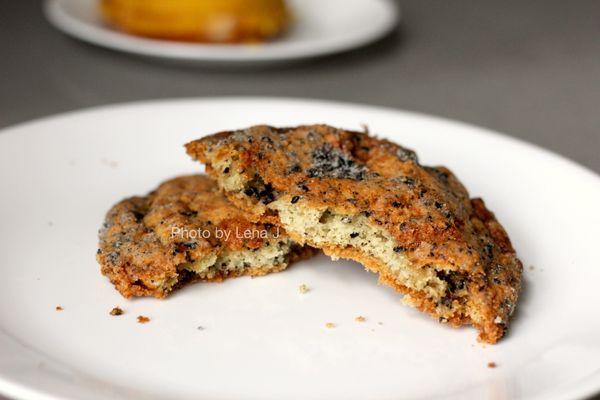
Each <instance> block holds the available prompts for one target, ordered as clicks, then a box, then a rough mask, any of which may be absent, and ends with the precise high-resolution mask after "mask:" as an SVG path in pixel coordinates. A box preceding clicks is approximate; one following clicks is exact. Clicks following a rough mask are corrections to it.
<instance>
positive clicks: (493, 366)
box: [488, 362, 496, 368]
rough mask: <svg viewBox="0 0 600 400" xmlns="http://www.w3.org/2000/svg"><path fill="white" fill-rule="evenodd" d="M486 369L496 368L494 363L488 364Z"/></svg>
mask: <svg viewBox="0 0 600 400" xmlns="http://www.w3.org/2000/svg"><path fill="white" fill-rule="evenodd" d="M488 368H496V363H495V362H489V363H488Z"/></svg>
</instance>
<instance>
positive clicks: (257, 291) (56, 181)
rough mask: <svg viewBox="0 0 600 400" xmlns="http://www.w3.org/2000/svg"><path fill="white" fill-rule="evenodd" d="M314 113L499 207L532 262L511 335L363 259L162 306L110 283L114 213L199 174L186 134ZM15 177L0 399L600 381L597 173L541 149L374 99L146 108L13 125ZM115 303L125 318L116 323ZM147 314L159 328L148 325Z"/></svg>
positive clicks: (194, 292) (302, 119) (549, 395)
mask: <svg viewBox="0 0 600 400" xmlns="http://www.w3.org/2000/svg"><path fill="white" fill-rule="evenodd" d="M316 122H327V123H330V124H333V125H337V126H342V127H347V128H354V129H360V128H361V124H363V123H365V124H368V125H369V127H370V129H371V131H372V132H376V133H378V134H380V135H381V136H384V137H388V138H390V139H393V140H395V141H398V142H400V143H403V144H405V145H407V146H409V147H412V148H414V149H416V150H417V151H418V153H419V155H420V157H421V160H422V161H423V162H424V163H425V164H444V165H447V166H448V167H450V168H451V169H452V170H454V171H455V172H456V173H457V175H458V176H459V177H460V178H461V179H462V181H463V182H464V183H465V185H466V186H467V187H468V188H469V190H470V192H471V194H472V195H474V196H483V197H484V198H485V199H486V201H487V203H488V205H489V206H490V208H491V209H492V210H494V211H495V212H496V213H497V216H498V218H499V220H500V221H501V222H502V223H503V224H504V226H505V227H506V228H507V230H508V232H509V234H510V236H511V238H512V240H513V242H514V245H515V246H516V248H517V251H518V254H519V256H520V257H521V258H522V260H523V262H524V265H525V278H524V279H525V288H524V292H523V294H522V298H521V301H520V304H519V307H518V313H517V316H516V319H515V320H514V322H513V324H512V327H511V330H510V334H509V335H508V337H506V338H505V339H503V340H502V341H501V342H500V343H499V344H497V345H495V346H489V345H487V346H484V345H481V344H478V343H477V342H476V332H475V331H474V330H473V329H471V328H464V329H451V328H448V327H446V326H444V325H440V324H438V323H436V322H435V321H434V320H432V319H430V318H429V317H427V316H424V315H422V314H420V313H418V312H416V311H414V310H413V309H411V308H408V307H405V306H403V305H402V304H401V302H400V296H399V295H397V294H396V293H395V292H394V291H392V290H391V289H389V288H387V287H383V286H378V285H377V283H376V277H375V275H373V274H370V273H368V272H365V271H364V270H363V269H362V268H361V267H360V266H359V265H357V264H353V263H351V262H346V261H338V262H332V261H330V260H329V259H327V258H326V257H324V256H320V257H317V258H314V259H311V260H308V261H305V262H302V263H299V264H297V265H295V266H293V267H291V268H290V269H288V270H287V271H285V272H282V273H279V274H273V275H269V276H266V277H263V278H259V279H250V278H240V279H233V280H229V281H226V282H225V283H223V284H196V285H192V286H188V287H187V288H184V289H183V290H181V291H180V292H178V293H176V294H175V295H173V296H172V297H171V298H169V299H167V300H164V301H159V300H155V299H137V300H130V301H128V300H124V299H123V298H121V297H120V295H119V294H118V293H117V292H116V291H115V290H114V289H113V288H112V286H111V285H110V284H109V283H108V281H107V279H105V278H104V277H102V276H101V275H100V273H99V271H98V269H99V268H98V265H97V264H96V261H95V259H94V257H95V252H96V244H97V239H96V232H97V229H98V227H99V226H100V224H101V222H102V220H103V217H104V213H105V212H106V211H107V209H108V208H109V207H110V206H111V205H112V204H113V203H115V202H117V201H118V200H120V199H121V198H123V197H126V196H130V195H134V194H144V193H146V192H148V191H149V190H151V189H152V188H154V187H155V186H156V185H157V183H159V182H160V181H162V180H164V179H167V178H169V177H172V176H174V175H177V174H182V173H190V172H194V171H198V170H199V165H198V164H197V163H194V162H192V161H191V160H189V159H188V157H187V155H186V154H185V152H184V150H183V147H182V145H183V143H185V142H187V141H189V140H191V139H195V138H198V137H200V136H202V135H205V134H209V133H212V132H215V131H219V130H224V129H232V128H241V127H246V126H248V125H252V124H257V123H270V124H274V125H293V124H300V123H316ZM0 188H2V189H1V196H0V215H1V217H0V221H2V222H1V224H0V238H1V240H0V266H1V268H2V290H0V393H4V394H6V395H8V396H14V397H18V398H28V399H49V398H53V399H54V398H60V399H63V398H69V399H81V398H87V399H109V398H110V399H115V398H117V399H119V398H131V397H135V398H145V399H155V398H177V399H327V400H335V399H363V400H366V399H401V398H436V397H446V398H448V397H449V398H473V399H478V398H482V397H486V398H493V399H505V398H506V399H508V398H511V399H516V398H518V399H533V398H543V399H572V398H578V397H582V396H585V395H589V394H591V393H593V392H595V391H596V390H598V389H599V388H600V372H599V366H600V320H599V319H598V318H597V317H598V311H599V305H600V291H598V290H597V288H596V286H597V282H598V281H599V280H600V268H598V257H597V251H598V250H597V248H598V244H597V242H598V238H600V213H598V205H599V204H600V179H599V178H598V176H596V175H594V174H592V173H590V172H589V171H587V170H585V169H583V168H582V167H580V166H578V165H576V164H574V163H572V162H570V161H568V160H565V159H563V158H561V157H559V156H557V155H554V154H552V153H549V152H547V151H545V150H542V149H539V148H537V147H534V146H532V145H529V144H526V143H522V142H519V141H516V140H514V139H510V138H508V137H504V136H501V135H498V134H495V133H492V132H489V131H486V130H484V129H481V128H476V127H472V126H467V125H464V124H460V123H455V122H450V121H446V120H442V119H437V118H433V117H428V116H423V115H416V114H413V113H407V112H402V111H394V110H389V109H380V108H373V107H367V106H357V105H345V104H339V103H326V102H318V101H301V100H283V99H257V98H247V99H206V100H180V101H167V102H150V103H138V104H132V105H122V106H114V107H105V108H99V109H94V110H90V111H83V112H76V113H70V114H66V115H63V116H59V117H53V118H47V119H43V120H40V121H37V122H32V123H29V124H25V125H21V126H18V127H15V128H12V129H8V130H5V131H4V132H2V133H0ZM530 266H533V267H534V269H533V270H531V269H530ZM303 283H304V284H307V285H308V286H309V287H310V288H311V291H310V292H309V293H307V294H304V295H302V294H299V291H298V286H299V285H300V284H303ZM58 305H60V306H62V307H63V308H64V311H62V312H57V311H55V307H56V306H58ZM117 305H118V306H120V307H122V308H123V309H124V310H125V314H124V315H123V316H120V317H113V316H110V315H109V314H108V312H109V311H110V309H112V307H114V306H117ZM138 315H145V316H148V317H150V318H151V321H150V322H149V323H147V324H145V325H140V324H138V323H137V322H136V317H137V316H138ZM358 315H362V316H365V317H366V318H367V320H366V322H364V323H358V322H356V321H355V320H354V319H355V317H356V316H358ZM327 322H333V323H335V324H337V327H336V328H334V329H326V328H325V323H327ZM199 325H201V326H203V327H205V329H204V330H198V329H196V328H197V326H199ZM488 362H495V363H496V364H497V368H495V369H490V368H488V367H487V364H488Z"/></svg>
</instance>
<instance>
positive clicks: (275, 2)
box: [101, 0, 290, 43]
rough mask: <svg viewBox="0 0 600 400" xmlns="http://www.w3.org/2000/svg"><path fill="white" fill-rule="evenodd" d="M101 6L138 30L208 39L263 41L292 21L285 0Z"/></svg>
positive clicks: (138, 1) (117, 0)
mask: <svg viewBox="0 0 600 400" xmlns="http://www.w3.org/2000/svg"><path fill="white" fill-rule="evenodd" d="M101 11H102V14H103V16H104V18H105V20H106V21H107V22H108V23H110V24H111V25H114V26H116V27H117V28H119V29H121V30H123V31H126V32H128V33H131V34H134V35H138V36H146V37H150V38H157V39H167V40H177V41H190V42H207V43H255V42H262V41H264V40H267V39H271V38H273V37H276V36H278V35H280V34H282V33H283V32H284V31H285V29H286V28H287V26H288V25H289V22H290V15H289V12H288V9H287V7H286V5H285V2H284V1H283V0H252V1H248V0H227V1H215V0H183V1H182V0H168V1H165V0H102V2H101Z"/></svg>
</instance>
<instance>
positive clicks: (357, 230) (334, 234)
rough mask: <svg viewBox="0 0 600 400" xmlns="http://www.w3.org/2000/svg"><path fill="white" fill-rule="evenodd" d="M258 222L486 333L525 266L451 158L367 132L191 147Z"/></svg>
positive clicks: (496, 334)
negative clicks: (451, 166) (429, 162)
mask: <svg viewBox="0 0 600 400" xmlns="http://www.w3.org/2000/svg"><path fill="white" fill-rule="evenodd" d="M186 148H187V152H188V153H189V154H190V155H191V156H192V157H193V158H195V159H197V160H200V161H201V162H203V163H206V165H207V172H208V173H209V175H211V176H212V177H214V178H215V179H217V181H218V183H219V186H220V187H221V188H222V190H223V191H224V193H225V194H226V196H227V197H228V198H229V199H230V200H231V201H232V202H233V203H235V204H236V205H237V206H238V207H240V208H242V209H244V210H246V211H247V212H248V215H249V218H251V219H253V220H259V219H260V220H262V221H269V222H271V223H273V224H276V225H277V226H281V227H283V228H284V229H285V230H286V231H287V232H288V234H289V235H290V236H291V237H292V239H293V240H294V241H296V242H298V243H307V244H309V245H311V246H314V247H317V248H320V249H323V250H324V252H325V253H326V254H328V255H330V256H331V257H332V258H334V259H335V258H339V257H341V258H348V259H352V260H355V261H358V262H359V263H361V264H362V265H363V266H365V268H366V269H368V270H370V271H373V272H376V273H378V274H379V280H380V282H382V283H384V284H386V285H389V286H391V287H393V288H394V289H396V290H397V291H399V292H401V293H403V294H404V295H405V296H404V302H405V303H407V304H410V305H412V306H414V307H416V308H418V309H419V310H421V311H423V312H426V313H428V314H430V315H431V316H433V317H435V318H436V319H437V320H438V321H440V322H443V323H447V324H449V325H452V326H455V327H457V326H461V325H465V324H471V325H473V326H475V327H476V328H477V329H478V330H479V339H480V340H482V341H484V342H488V343H495V342H496V341H497V340H498V339H500V338H501V337H502V336H504V334H505V332H506V330H507V327H508V324H509V319H510V316H511V315H512V314H513V311H514V309H515V306H516V303H517V298H518V294H519V290H520V286H521V273H522V265H521V262H520V261H519V259H518V258H517V257H516V254H515V251H514V250H513V247H512V246H511V243H510V240H509V238H508V236H507V234H506V232H505V231H504V229H503V228H502V226H501V225H500V224H499V223H498V221H497V220H496V218H495V217H494V214H492V213H491V212H490V211H489V210H488V209H487V208H486V206H485V204H484V202H483V200H481V199H471V198H470V197H469V194H468V192H467V190H466V189H465V188H464V187H463V185H462V184H461V183H460V182H459V181H458V180H457V178H456V177H455V176H454V175H453V174H452V172H450V171H449V170H448V169H446V168H444V167H427V166H424V165H421V164H420V163H419V161H418V158H417V156H416V154H415V153H414V152H413V151H411V150H409V149H406V148H404V147H402V146H399V145H397V144H395V143H392V142H390V141H387V140H382V139H377V138H375V137H373V136H370V135H369V134H367V133H361V132H351V131H345V130H341V129H336V128H333V127H330V126H326V125H314V126H300V127H296V128H273V127H270V126H255V127H252V128H248V129H244V130H238V131H233V132H222V133H218V134H215V135H212V136H208V137H205V138H202V139H199V140H196V141H193V142H191V143H189V144H187V145H186Z"/></svg>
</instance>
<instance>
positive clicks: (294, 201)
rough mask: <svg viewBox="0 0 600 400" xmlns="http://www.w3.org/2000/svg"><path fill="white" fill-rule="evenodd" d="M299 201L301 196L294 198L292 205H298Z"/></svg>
mask: <svg viewBox="0 0 600 400" xmlns="http://www.w3.org/2000/svg"><path fill="white" fill-rule="evenodd" d="M298 200H300V196H294V197H292V201H291V203H292V204H296V203H297V202H298Z"/></svg>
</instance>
